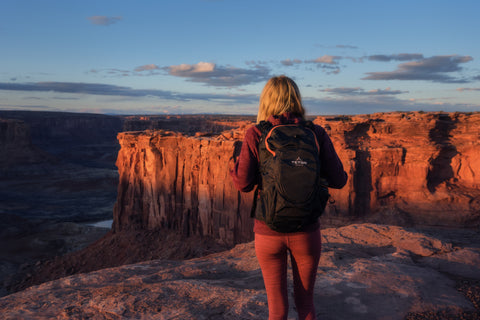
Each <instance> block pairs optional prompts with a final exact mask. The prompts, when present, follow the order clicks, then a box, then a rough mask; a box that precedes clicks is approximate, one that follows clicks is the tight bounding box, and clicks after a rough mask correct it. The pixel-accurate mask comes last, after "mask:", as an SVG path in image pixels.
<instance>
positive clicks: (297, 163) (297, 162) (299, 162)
mask: <svg viewBox="0 0 480 320" xmlns="http://www.w3.org/2000/svg"><path fill="white" fill-rule="evenodd" d="M291 163H292V164H293V165H294V166H295V167H305V166H306V165H307V164H308V162H307V161H305V160H302V158H300V157H297V159H296V160H292V161H291Z"/></svg>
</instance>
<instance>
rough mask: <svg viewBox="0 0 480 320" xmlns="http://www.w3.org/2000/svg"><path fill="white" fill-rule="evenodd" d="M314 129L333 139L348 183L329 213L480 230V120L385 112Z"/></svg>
mask: <svg viewBox="0 0 480 320" xmlns="http://www.w3.org/2000/svg"><path fill="white" fill-rule="evenodd" d="M315 122H316V123H318V124H320V125H322V126H324V127H325V128H326V129H327V131H328V132H329V134H330V136H331V137H332V140H333V142H334V144H335V146H336V149H337V151H338V153H339V155H340V158H341V159H342V160H343V163H344V166H345V168H346V171H347V172H348V173H349V178H350V179H349V182H348V185H347V187H346V188H344V189H342V190H339V191H337V190H332V192H331V193H332V195H333V196H334V199H335V200H336V203H335V206H334V208H332V207H331V208H330V213H333V212H332V209H335V210H336V211H337V212H338V213H339V214H340V216H342V215H345V214H347V216H350V217H353V218H361V219H367V220H368V219H369V218H374V219H376V222H380V223H388V222H390V223H392V222H393V223H400V224H407V223H414V224H427V225H443V226H460V227H463V226H472V225H478V224H479V223H480V192H479V187H480V179H478V177H479V176H480V154H478V152H477V151H476V150H479V148H480V143H479V139H478V138H479V137H480V114H478V113H476V114H464V113H450V114H445V113H420V112H412V113H387V114H373V115H363V116H356V117H345V118H337V119H329V118H326V117H319V118H317V119H316V121H315ZM475 177H477V178H475ZM373 214H376V215H375V216H374V217H372V215H373Z"/></svg>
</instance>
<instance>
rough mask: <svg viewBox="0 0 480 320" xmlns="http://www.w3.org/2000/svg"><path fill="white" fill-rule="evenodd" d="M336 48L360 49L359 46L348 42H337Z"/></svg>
mask: <svg viewBox="0 0 480 320" xmlns="http://www.w3.org/2000/svg"><path fill="white" fill-rule="evenodd" d="M335 48H340V49H358V47H357V46H351V45H348V44H337V45H336V46H335Z"/></svg>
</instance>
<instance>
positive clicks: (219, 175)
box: [0, 111, 480, 320]
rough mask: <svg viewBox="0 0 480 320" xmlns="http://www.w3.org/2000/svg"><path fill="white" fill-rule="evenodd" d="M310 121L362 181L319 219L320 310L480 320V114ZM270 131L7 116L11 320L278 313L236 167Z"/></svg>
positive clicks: (1, 137) (4, 275) (200, 120)
mask: <svg viewBox="0 0 480 320" xmlns="http://www.w3.org/2000/svg"><path fill="white" fill-rule="evenodd" d="M310 120H312V121H313V122H314V123H315V124H318V125H321V126H322V127H323V128H325V130H326V131H327V133H328V134H329V135H330V137H331V139H332V142H333V144H334V146H335V148H336V150H337V152H338V155H339V157H340V159H341V160H342V162H343V165H344V168H345V171H346V172H347V174H348V176H349V179H348V182H347V185H346V186H345V187H344V188H343V189H340V190H333V189H331V190H330V193H331V201H330V202H329V204H328V205H327V209H326V211H325V213H324V214H323V215H322V217H321V218H320V220H321V228H322V257H321V260H320V265H319V268H318V273H317V282H316V286H315V305H316V312H317V317H318V318H319V319H332V320H333V319H340V320H342V319H345V320H349V319H392V320H394V319H399V320H413V319H480V234H479V231H480V179H479V177H480V153H479V152H478V150H480V113H478V112H474V113H462V112H454V113H453V112H452V113H446V112H421V111H418V112H390V113H375V114H365V115H352V116H350V115H334V116H311V117H310ZM254 124H255V117H254V116H233V115H220V114H218V115H217V114H212V115H162V116H160V115H158V116H109V115H99V114H77V113H61V112H33V111H31V112H23V111H0V187H1V188H0V215H1V219H0V227H1V229H0V230H1V231H0V243H1V246H0V283H1V284H2V286H1V288H0V296H1V298H0V314H1V318H2V319H266V318H267V315H268V308H267V299H266V292H265V288H264V285H263V280H262V275H261V271H260V267H259V265H258V262H257V260H256V257H255V250H254V243H253V236H254V234H253V221H252V219H251V218H250V207H251V203H252V194H251V193H240V192H238V191H237V190H235V188H234V186H233V184H232V182H231V179H230V176H229V173H228V162H229V160H230V158H231V157H232V155H233V154H234V152H235V150H238V148H240V146H241V143H242V139H243V137H244V134H245V132H246V130H247V129H248V128H249V127H250V126H251V125H254ZM102 222H103V224H101V226H99V224H98V223H102ZM290 284H291V279H290ZM290 302H291V303H290V314H289V319H295V315H296V313H295V306H294V305H293V298H292V299H290Z"/></svg>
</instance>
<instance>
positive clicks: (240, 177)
mask: <svg viewBox="0 0 480 320" xmlns="http://www.w3.org/2000/svg"><path fill="white" fill-rule="evenodd" d="M259 138H260V136H259V133H258V132H257V130H256V128H255V126H253V127H251V128H250V129H248V130H247V132H246V133H245V139H244V140H243V143H242V148H241V150H240V155H239V156H238V159H237V161H236V162H235V164H234V166H233V168H232V169H231V170H230V175H231V177H232V180H233V184H234V186H235V188H237V189H238V190H240V191H242V192H249V191H252V190H253V188H254V187H255V185H256V184H258V159H259V158H258V140H259Z"/></svg>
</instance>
